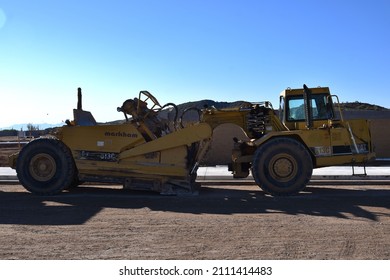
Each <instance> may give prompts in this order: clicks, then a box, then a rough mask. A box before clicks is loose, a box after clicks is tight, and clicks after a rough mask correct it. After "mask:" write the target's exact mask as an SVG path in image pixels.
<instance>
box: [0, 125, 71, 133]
mask: <svg viewBox="0 0 390 280" xmlns="http://www.w3.org/2000/svg"><path fill="white" fill-rule="evenodd" d="M30 124H31V123H20V124H14V125H11V126H8V127H1V128H0V130H7V129H14V130H18V131H20V130H24V131H28V128H27V127H28V125H30ZM32 125H33V126H34V127H36V128H38V129H39V130H45V129H47V128H52V127H58V126H63V125H64V123H57V124H50V123H38V124H35V123H34V124H32Z"/></svg>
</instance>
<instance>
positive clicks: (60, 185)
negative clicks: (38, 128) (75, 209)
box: [16, 138, 77, 195]
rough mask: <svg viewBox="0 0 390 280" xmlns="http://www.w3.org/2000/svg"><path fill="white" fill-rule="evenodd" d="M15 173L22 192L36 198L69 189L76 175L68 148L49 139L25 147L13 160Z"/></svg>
mask: <svg viewBox="0 0 390 280" xmlns="http://www.w3.org/2000/svg"><path fill="white" fill-rule="evenodd" d="M16 172H17V175H18V178H19V181H20V183H21V184H22V185H23V186H24V187H25V188H26V190H28V191H30V192H32V193H34V194H40V195H53V194H57V193H59V192H61V191H62V190H64V189H67V188H69V187H70V186H71V184H72V183H73V182H74V180H75V176H76V174H77V172H76V167H75V164H74V161H73V158H72V154H71V152H70V150H69V148H68V147H67V146H66V145H65V144H64V143H62V142H61V141H59V140H57V139H52V138H39V139H37V140H34V141H32V142H30V143H29V144H27V146H25V147H24V148H23V149H22V150H21V152H20V154H19V157H18V159H17V162H16Z"/></svg>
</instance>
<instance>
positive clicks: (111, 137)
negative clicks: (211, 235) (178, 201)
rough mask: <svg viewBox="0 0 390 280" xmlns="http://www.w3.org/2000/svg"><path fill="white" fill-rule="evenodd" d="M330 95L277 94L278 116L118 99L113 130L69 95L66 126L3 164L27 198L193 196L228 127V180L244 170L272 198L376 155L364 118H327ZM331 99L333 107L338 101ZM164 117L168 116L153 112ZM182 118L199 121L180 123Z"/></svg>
mask: <svg viewBox="0 0 390 280" xmlns="http://www.w3.org/2000/svg"><path fill="white" fill-rule="evenodd" d="M335 98H337V97H336V96H332V95H331V94H330V91H329V88H327V87H318V88H308V87H307V86H306V85H304V87H303V89H302V88H301V89H286V90H284V91H283V92H282V93H281V94H280V108H279V112H278V114H277V113H276V111H275V110H274V109H273V108H272V105H271V103H270V102H260V103H250V102H243V103H242V105H241V106H240V107H238V108H234V109H225V110H217V109H215V108H214V107H211V108H203V109H198V108H188V109H186V110H184V111H183V113H181V114H179V110H178V109H177V106H176V105H175V104H173V103H168V104H166V105H164V106H162V105H160V103H159V102H158V100H157V99H156V98H155V97H154V96H153V95H152V94H151V93H149V92H148V91H141V92H140V93H139V96H138V98H134V99H128V100H126V101H125V102H124V103H123V104H122V105H121V106H120V107H118V109H117V110H118V111H119V112H122V113H123V114H124V116H125V119H126V121H125V122H124V123H122V124H110V125H107V124H97V123H96V121H95V119H94V117H93V116H92V114H91V113H90V112H88V111H84V110H83V109H82V99H81V89H79V92H78V104H77V109H74V111H73V113H74V120H73V121H67V122H66V123H67V125H65V126H63V127H61V128H59V129H58V131H57V132H56V133H55V134H53V135H52V136H50V137H42V138H38V139H36V140H33V141H31V142H30V143H29V144H27V145H26V146H25V147H23V149H22V150H21V151H20V152H19V153H18V154H15V155H12V156H11V157H10V165H11V167H13V168H15V169H16V171H17V175H18V178H19V181H20V183H21V184H22V185H23V186H24V187H25V188H26V189H27V190H28V191H30V192H32V193H35V194H43V195H51V194H57V193H60V192H61V191H63V190H65V189H70V188H72V187H75V186H77V185H78V184H80V183H82V182H104V183H114V184H122V185H123V186H124V188H128V189H134V190H151V191H156V192H159V193H161V194H168V195H178V194H194V193H196V192H197V191H198V190H199V187H200V185H199V183H198V182H196V174H197V169H198V167H199V165H200V163H201V160H202V158H203V156H204V155H205V154H206V152H207V150H208V148H209V144H210V141H211V139H212V136H213V131H214V129H215V128H216V127H218V126H219V125H221V124H225V123H232V124H236V125H238V126H239V127H241V128H242V130H243V131H244V132H245V133H246V135H247V136H248V139H250V140H242V139H237V138H234V139H232V141H234V148H233V151H232V162H231V164H230V165H229V170H230V171H232V175H233V177H234V178H244V177H247V176H248V175H249V173H250V172H252V175H253V177H254V179H255V182H256V183H257V184H258V185H259V187H260V188H261V189H262V190H263V191H265V192H266V193H269V194H271V195H275V196H276V195H292V194H296V193H299V192H300V191H302V190H303V189H304V188H305V186H306V185H307V183H308V182H309V180H310V178H311V175H312V171H313V168H318V167H324V166H334V165H342V164H365V163H366V162H367V161H369V160H370V159H372V158H373V157H374V156H375V154H374V153H373V148H372V144H371V137H370V130H369V124H368V122H367V121H366V120H348V121H345V120H344V119H343V116H342V113H341V110H339V113H336V111H335V109H334V106H333V103H334V102H333V100H334V99H335ZM337 101H338V100H337ZM167 108H169V109H170V116H171V117H170V118H167V119H161V118H160V117H159V115H160V113H161V112H163V111H166V109H167ZM190 110H195V111H197V112H198V116H199V119H197V120H196V121H195V122H193V123H192V124H187V125H184V124H183V121H182V120H183V118H185V114H187V113H188V112H189V111H190Z"/></svg>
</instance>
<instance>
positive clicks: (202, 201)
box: [0, 186, 390, 225]
mask: <svg viewBox="0 0 390 280" xmlns="http://www.w3.org/2000/svg"><path fill="white" fill-rule="evenodd" d="M0 201H1V205H0V210H1V211H0V224H23V225H80V224H83V223H85V222H87V221H88V220H89V219H91V218H92V217H93V216H95V215H97V214H98V213H99V212H100V211H101V210H102V209H105V208H113V209H133V210H134V209H141V208H145V207H146V208H149V209H150V210H151V211H164V212H175V213H190V214H219V215H231V214H253V215H257V217H261V215H272V214H274V213H279V214H280V213H284V214H286V215H301V214H303V215H311V216H321V217H327V216H329V217H337V218H341V219H349V218H354V217H356V218H361V219H366V220H371V221H376V220H377V219H378V216H379V215H381V216H383V215H389V214H388V211H383V213H382V211H380V210H379V211H378V210H376V212H370V211H368V210H366V209H365V208H366V207H375V208H383V209H384V210H386V209H390V190H389V189H380V190H379V189H375V190H351V189H336V188H334V189H333V188H324V187H322V188H316V187H309V188H308V189H307V191H306V192H304V193H301V194H300V195H297V196H289V197H272V196H268V195H265V194H264V193H263V192H262V191H261V190H256V191H248V190H238V189H223V188H211V187H202V189H201V191H200V194H199V195H195V196H161V195H159V194H155V193H150V192H138V191H127V190H121V189H109V188H99V187H91V186H87V187H79V188H77V189H76V190H74V191H72V192H66V193H62V194H60V195H57V196H36V195H33V194H30V193H27V192H0ZM129 215H131V213H130V214H129Z"/></svg>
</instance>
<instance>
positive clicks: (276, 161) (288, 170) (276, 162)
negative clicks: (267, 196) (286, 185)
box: [269, 154, 298, 182]
mask: <svg viewBox="0 0 390 280" xmlns="http://www.w3.org/2000/svg"><path fill="white" fill-rule="evenodd" d="M269 171H270V175H271V176H272V177H273V178H274V179H276V180H278V181H280V182H288V181H290V180H291V179H293V178H294V177H295V176H296V175H297V172H298V168H297V161H296V160H295V158H294V157H292V156H291V155H289V154H278V155H276V156H274V157H273V158H272V159H271V161H270V165H269Z"/></svg>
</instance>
